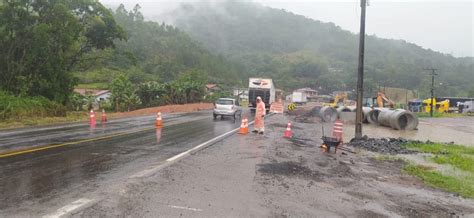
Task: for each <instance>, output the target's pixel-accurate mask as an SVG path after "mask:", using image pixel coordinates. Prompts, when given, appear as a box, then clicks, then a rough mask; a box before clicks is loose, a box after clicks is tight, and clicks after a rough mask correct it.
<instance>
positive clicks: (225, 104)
mask: <svg viewBox="0 0 474 218" xmlns="http://www.w3.org/2000/svg"><path fill="white" fill-rule="evenodd" d="M213 115H214V119H216V118H217V116H221V118H222V117H224V116H229V117H233V118H234V119H235V118H236V116H241V115H242V108H241V107H240V105H239V102H238V101H237V100H235V99H233V98H219V99H217V101H216V102H215V103H214V113H213Z"/></svg>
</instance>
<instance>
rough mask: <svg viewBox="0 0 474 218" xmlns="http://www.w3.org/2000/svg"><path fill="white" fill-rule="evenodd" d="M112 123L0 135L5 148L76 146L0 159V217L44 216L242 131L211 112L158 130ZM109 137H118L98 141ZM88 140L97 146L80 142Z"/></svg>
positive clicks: (136, 121)
mask: <svg viewBox="0 0 474 218" xmlns="http://www.w3.org/2000/svg"><path fill="white" fill-rule="evenodd" d="M150 119H152V120H151V121H150ZM114 122H115V123H114ZM114 122H111V123H110V124H107V126H105V127H99V125H98V126H97V128H96V129H92V130H91V129H90V128H89V126H87V125H71V126H67V125H66V126H65V127H62V126H60V127H59V128H55V127H48V128H45V129H39V130H35V129H34V128H33V129H31V128H30V129H26V130H24V131H21V130H20V131H11V130H9V131H6V132H0V135H1V134H3V136H6V137H9V139H10V140H6V139H4V138H2V143H6V144H9V145H13V144H15V141H19V142H21V143H22V145H26V144H27V143H28V142H37V144H41V145H43V144H47V143H50V142H54V143H58V142H69V143H71V141H72V142H74V141H76V142H77V143H72V144H68V145H66V146H62V147H57V148H51V149H46V150H42V151H37V152H31V153H25V154H20V155H15V156H10V157H5V158H0V174H1V175H2V176H1V178H0V193H2V195H0V215H13V214H15V215H35V214H44V213H47V212H48V211H49V210H48V209H49V208H54V207H57V206H58V205H61V204H63V203H64V202H68V201H70V200H71V199H74V198H78V197H80V196H82V195H85V194H87V193H95V194H97V193H98V192H99V193H100V190H101V189H103V188H107V187H109V186H111V185H114V184H116V183H119V182H120V181H123V180H124V179H126V178H128V177H130V176H131V175H133V174H134V173H136V172H139V171H141V170H143V169H145V168H146V167H147V166H148V165H149V164H150V163H156V162H164V161H165V160H166V159H167V158H170V157H172V156H174V155H176V154H179V153H181V152H183V151H186V150H188V149H190V148H192V147H194V146H196V145H197V144H200V143H202V142H205V141H207V140H209V139H211V138H214V137H216V136H219V135H221V134H223V133H226V132H228V131H230V130H232V129H235V128H238V127H239V126H240V121H237V122H234V121H233V120H232V119H223V120H221V119H217V120H213V119H212V116H211V113H210V112H209V111H205V112H196V113H188V114H178V115H170V116H165V117H164V122H165V126H164V127H163V128H162V129H158V130H157V129H155V128H154V127H153V125H154V121H153V117H137V118H128V119H124V120H119V121H114ZM62 128H64V129H66V130H65V131H61V129H62ZM28 132H30V134H28ZM129 132H132V133H129ZM110 134H116V135H112V136H111V137H108V138H103V139H101V137H104V136H107V135H110ZM30 135H31V136H30ZM86 137H89V138H97V140H93V141H85V142H81V140H84V138H86ZM35 138H38V139H39V140H35Z"/></svg>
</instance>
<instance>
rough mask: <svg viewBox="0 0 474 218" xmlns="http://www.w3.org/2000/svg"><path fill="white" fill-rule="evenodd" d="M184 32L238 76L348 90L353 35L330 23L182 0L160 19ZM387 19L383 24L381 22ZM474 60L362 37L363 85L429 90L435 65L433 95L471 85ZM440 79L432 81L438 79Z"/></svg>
mask: <svg viewBox="0 0 474 218" xmlns="http://www.w3.org/2000/svg"><path fill="white" fill-rule="evenodd" d="M161 18H162V19H166V20H167V21H171V22H173V23H174V25H176V26H177V27H178V28H180V29H183V30H184V31H187V32H188V33H189V34H191V35H192V36H193V37H194V38H195V39H197V40H198V41H200V42H202V43H203V44H204V45H205V46H206V47H207V48H209V49H210V50H211V51H214V52H218V53H220V54H223V55H225V56H226V57H229V58H231V60H233V61H237V62H239V63H241V64H242V67H243V68H242V70H243V71H245V72H244V74H245V76H255V75H260V76H272V77H274V78H275V79H276V81H277V82H278V83H279V84H280V86H283V87H285V88H294V87H298V86H305V85H308V86H312V87H314V88H319V87H321V88H322V89H323V90H326V91H332V90H337V89H339V90H340V89H346V90H352V89H353V87H355V80H354V76H355V71H356V69H357V54H358V35H356V34H353V33H351V32H349V31H345V30H343V29H341V28H340V27H338V26H336V25H335V24H333V23H323V22H320V21H315V20H312V19H308V18H306V17H304V16H300V15H295V14H293V13H290V12H287V11H284V10H279V9H272V8H268V7H264V6H261V5H259V4H257V3H249V2H233V1H227V2H221V3H202V2H200V3H186V4H182V5H181V7H179V8H178V9H176V10H175V11H173V12H172V13H170V14H168V15H164V16H163V17H161ZM387 25H389V24H387ZM473 66H474V60H473V58H454V57H452V56H450V55H446V54H442V53H439V52H435V51H432V50H429V49H424V48H422V47H420V46H418V45H415V44H412V43H408V42H405V41H403V40H389V39H382V38H378V37H376V36H368V37H366V78H367V79H366V84H367V88H368V89H369V90H368V91H369V92H372V91H373V89H374V87H376V86H378V85H382V86H383V85H386V86H393V87H401V88H409V89H418V90H419V92H420V93H421V95H426V94H427V93H428V86H429V82H430V78H429V76H428V74H427V72H424V71H423V68H425V67H435V68H438V69H439V74H440V76H439V78H437V80H438V81H439V82H441V83H442V84H443V86H442V87H439V88H438V90H439V91H438V94H439V95H452V96H454V95H459V96H462V95H467V94H468V90H470V89H474V87H473V85H472V81H474V71H473ZM437 84H439V83H437Z"/></svg>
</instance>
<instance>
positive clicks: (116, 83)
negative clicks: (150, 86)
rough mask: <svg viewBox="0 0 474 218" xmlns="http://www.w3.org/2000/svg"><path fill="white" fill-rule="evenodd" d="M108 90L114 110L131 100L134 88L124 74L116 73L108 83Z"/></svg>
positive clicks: (121, 107) (126, 105)
mask: <svg viewBox="0 0 474 218" xmlns="http://www.w3.org/2000/svg"><path fill="white" fill-rule="evenodd" d="M110 92H111V93H112V96H111V98H112V103H113V104H114V105H115V111H121V109H124V108H125V107H127V109H128V108H129V104H130V103H131V102H132V99H133V98H134V96H133V95H134V94H135V90H134V88H133V84H132V82H130V80H129V79H128V77H127V76H126V75H125V74H123V73H122V74H120V75H118V76H117V77H116V78H115V79H114V80H112V83H111V84H110Z"/></svg>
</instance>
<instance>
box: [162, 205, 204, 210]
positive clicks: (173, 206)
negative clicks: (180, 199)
mask: <svg viewBox="0 0 474 218" xmlns="http://www.w3.org/2000/svg"><path fill="white" fill-rule="evenodd" d="M168 207H171V208H175V209H183V210H192V211H196V212H200V211H202V209H199V208H192V207H182V206H175V205H168Z"/></svg>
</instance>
